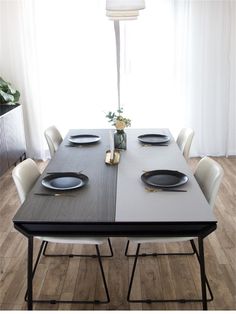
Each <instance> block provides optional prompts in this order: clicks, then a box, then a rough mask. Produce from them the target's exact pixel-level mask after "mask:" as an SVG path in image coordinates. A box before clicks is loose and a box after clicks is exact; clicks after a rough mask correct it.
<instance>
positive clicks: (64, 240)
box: [36, 237, 107, 245]
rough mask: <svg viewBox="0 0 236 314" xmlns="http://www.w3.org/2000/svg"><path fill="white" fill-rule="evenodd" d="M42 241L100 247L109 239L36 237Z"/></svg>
mask: <svg viewBox="0 0 236 314" xmlns="http://www.w3.org/2000/svg"><path fill="white" fill-rule="evenodd" d="M36 238H37V239H39V240H41V241H47V242H51V243H65V244H66V243H67V244H91V245H99V244H102V243H104V242H105V241H107V238H103V237H94V238H93V237H86V238H83V237H36Z"/></svg>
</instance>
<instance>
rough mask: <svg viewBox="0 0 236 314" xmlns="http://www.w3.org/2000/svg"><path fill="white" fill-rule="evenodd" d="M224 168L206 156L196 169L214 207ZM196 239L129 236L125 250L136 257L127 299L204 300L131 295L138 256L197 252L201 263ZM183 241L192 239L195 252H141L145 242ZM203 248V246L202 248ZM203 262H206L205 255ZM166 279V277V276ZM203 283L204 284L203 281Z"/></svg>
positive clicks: (203, 188)
mask: <svg viewBox="0 0 236 314" xmlns="http://www.w3.org/2000/svg"><path fill="white" fill-rule="evenodd" d="M223 173H224V171H223V169H222V167H221V166H220V165H219V164H218V163H217V162H216V161H214V160H213V159H211V158H209V157H204V158H202V159H201V160H200V162H199V163H198V165H197V168H196V170H195V174H194V175H195V178H196V180H197V182H198V184H199V186H200V188H201V190H202V192H203V194H204V195H205V197H206V200H207V201H208V203H209V205H210V206H211V208H212V209H213V206H214V203H215V199H216V196H217V192H218V189H219V186H220V183H221V180H222V177H223ZM194 239H197V238H195V237H166V238H165V237H148V238H141V237H132V238H128V242H127V245H126V250H125V255H126V256H127V257H135V260H134V265H133V270H132V275H131V279H130V283H129V290H128V295H127V300H128V301H129V302H146V303H150V302H202V299H190V300H189V299H188V300H186V299H174V300H169V299H168V300H160V299H158V300H150V299H149V300H147V299H146V300H132V299H130V295H131V290H132V284H133V278H134V273H135V269H136V264H137V260H138V257H140V256H158V255H193V254H196V256H197V259H198V262H199V264H200V257H199V253H198V251H197V248H196V246H195V243H194ZM183 241H190V244H191V246H192V249H193V252H191V253H149V254H139V251H140V247H141V244H143V243H171V242H172V243H173V242H183ZM130 242H131V243H134V244H136V245H137V249H136V253H135V255H131V254H128V253H127V252H128V248H129V243H130ZM202 249H203V248H202ZM203 263H204V257H203ZM204 277H205V283H206V285H207V288H208V291H209V293H210V298H209V299H207V301H212V300H213V294H212V291H211V288H210V285H209V282H208V279H207V277H206V275H204ZM164 280H165V278H164ZM201 284H203V283H202V282H201Z"/></svg>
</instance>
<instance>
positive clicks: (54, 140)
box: [44, 125, 62, 158]
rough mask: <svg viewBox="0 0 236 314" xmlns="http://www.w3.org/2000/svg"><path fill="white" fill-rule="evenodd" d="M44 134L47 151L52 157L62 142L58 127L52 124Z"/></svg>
mask: <svg viewBox="0 0 236 314" xmlns="http://www.w3.org/2000/svg"><path fill="white" fill-rule="evenodd" d="M44 136H45V138H46V141H47V143H48V148H49V152H50V155H51V158H52V157H53V156H54V155H55V152H56V151H57V150H58V147H59V145H60V144H61V142H62V137H61V134H60V132H59V131H58V129H57V128H56V127H55V126H54V125H53V126H50V127H49V128H47V129H46V130H45V131H44Z"/></svg>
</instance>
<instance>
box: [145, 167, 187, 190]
mask: <svg viewBox="0 0 236 314" xmlns="http://www.w3.org/2000/svg"><path fill="white" fill-rule="evenodd" d="M141 179H142V181H143V182H144V183H146V184H148V185H151V186H155V187H158V188H173V187H176V186H180V185H183V184H185V183H186V182H187V181H188V177H187V176H186V175H185V174H184V173H181V172H179V171H175V170H153V171H148V172H145V173H143V174H142V176H141Z"/></svg>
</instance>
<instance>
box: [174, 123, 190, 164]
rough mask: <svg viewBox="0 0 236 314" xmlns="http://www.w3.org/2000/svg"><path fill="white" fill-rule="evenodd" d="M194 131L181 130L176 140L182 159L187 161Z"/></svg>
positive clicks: (188, 129)
mask: <svg viewBox="0 0 236 314" xmlns="http://www.w3.org/2000/svg"><path fill="white" fill-rule="evenodd" d="M193 136H194V131H193V129H191V128H183V129H182V130H181V131H180V133H179V135H178V137H177V140H176V143H177V145H178V146H179V149H180V150H181V152H182V154H183V155H184V158H185V159H186V160H188V158H189V151H190V147H191V144H192V141H193Z"/></svg>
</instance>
